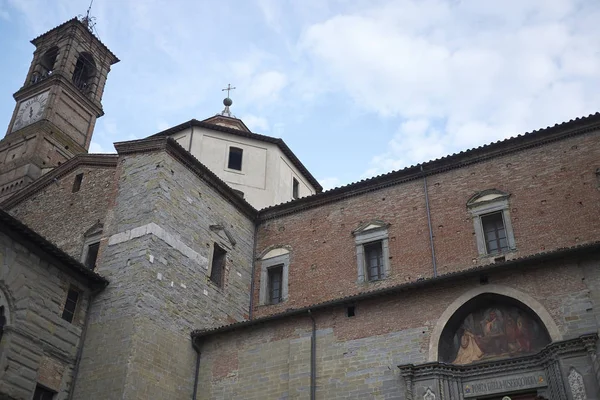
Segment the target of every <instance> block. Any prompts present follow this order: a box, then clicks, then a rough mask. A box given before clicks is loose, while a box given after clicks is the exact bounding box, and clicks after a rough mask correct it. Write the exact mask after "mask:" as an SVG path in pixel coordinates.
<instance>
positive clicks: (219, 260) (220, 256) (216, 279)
mask: <svg viewBox="0 0 600 400" xmlns="http://www.w3.org/2000/svg"><path fill="white" fill-rule="evenodd" d="M226 259H227V252H226V251H225V250H223V249H222V248H221V247H219V245H218V244H216V243H215V245H214V249H213V256H212V263H211V269H210V280H211V281H212V282H213V283H214V284H215V285H217V286H218V287H223V277H224V276H225V261H226Z"/></svg>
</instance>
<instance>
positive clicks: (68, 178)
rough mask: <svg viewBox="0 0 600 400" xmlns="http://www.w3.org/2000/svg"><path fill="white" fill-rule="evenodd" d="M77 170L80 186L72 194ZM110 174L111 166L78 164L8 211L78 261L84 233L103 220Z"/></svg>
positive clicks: (111, 175) (107, 199)
mask: <svg viewBox="0 0 600 400" xmlns="http://www.w3.org/2000/svg"><path fill="white" fill-rule="evenodd" d="M81 173H83V181H82V182H81V188H80V190H79V191H78V192H75V193H73V182H74V180H75V176H76V175H78V174H81ZM114 177H115V168H110V167H104V168H100V167H89V166H80V167H79V168H75V169H74V170H73V171H71V172H69V173H68V174H66V175H65V176H63V177H61V178H60V179H58V181H56V182H55V183H52V184H50V185H48V186H46V187H45V188H44V189H43V190H41V191H39V192H37V193H35V194H33V195H32V196H31V197H29V198H27V199H25V200H24V201H22V202H21V203H19V204H17V205H16V206H15V207H14V208H12V209H11V210H9V212H10V213H11V214H12V215H13V216H14V217H16V218H18V219H19V220H20V221H22V222H23V223H24V224H25V225H27V226H29V227H30V228H32V229H34V230H35V231H36V232H38V233H39V234H41V235H42V236H44V237H45V238H46V239H48V240H50V241H51V242H53V243H54V244H56V245H57V246H58V247H59V248H60V249H61V250H63V251H65V252H66V253H68V254H69V255H70V256H72V257H73V258H75V259H77V260H79V259H80V258H81V254H82V251H83V242H84V234H85V232H86V231H87V230H88V229H90V228H92V227H93V226H94V224H96V223H97V222H101V223H104V218H105V216H106V213H107V209H108V201H109V195H108V194H109V193H110V192H111V190H112V185H113V181H114Z"/></svg>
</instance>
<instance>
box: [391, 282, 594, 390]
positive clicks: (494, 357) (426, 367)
mask: <svg viewBox="0 0 600 400" xmlns="http://www.w3.org/2000/svg"><path fill="white" fill-rule="evenodd" d="M597 340H598V335H597V334H596V333H593V334H589V335H583V336H580V337H578V338H574V339H570V340H564V341H555V342H552V341H551V338H550V335H549V333H548V330H547V329H546V326H545V325H544V324H543V322H542V321H541V319H540V318H539V317H538V315H537V314H536V313H535V312H534V311H533V310H531V309H530V308H529V307H528V306H527V305H525V304H523V303H521V302H520V301H518V300H515V299H513V298H509V297H507V296H502V295H499V294H492V293H484V294H480V295H478V296H476V297H474V298H472V299H471V300H469V301H467V302H466V303H465V304H463V305H462V306H461V307H460V308H459V309H458V310H457V311H456V312H455V313H454V314H453V315H452V317H451V318H450V319H449V320H448V321H447V322H446V324H445V326H444V328H443V330H442V334H441V336H440V339H439V344H438V362H430V363H425V364H421V365H402V366H399V368H400V372H401V375H402V377H403V380H404V385H405V397H406V399H407V400H416V399H419V400H420V399H435V400H446V399H450V400H455V399H456V400H458V399H464V400H542V399H548V400H564V399H567V398H569V394H570V393H571V392H572V391H573V390H578V389H577V388H578V387H581V386H584V385H583V383H582V382H583V381H584V379H583V377H582V375H581V373H579V372H576V373H577V374H578V377H579V378H580V379H579V380H578V381H577V380H576V379H574V378H573V379H569V378H568V377H567V375H568V374H570V372H569V371H570V370H571V371H575V370H576V369H578V370H579V371H583V370H586V371H591V373H587V374H588V376H587V378H586V379H587V381H588V382H589V383H588V385H590V388H591V390H593V391H596V390H598V381H597V378H596V376H595V374H593V371H595V370H600V366H596V365H593V364H594V363H598V360H597V358H596V357H594V356H595V355H596V344H597ZM567 365H569V366H570V369H569V368H567V369H565V367H566V366H567ZM573 374H574V373H573ZM574 376H575V375H574ZM575 377H576V378H577V376H575ZM571 381H573V382H574V384H571ZM572 385H574V386H575V387H576V388H575V389H573V386H572ZM592 386H593V387H592ZM590 393H592V392H590Z"/></svg>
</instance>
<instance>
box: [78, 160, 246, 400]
mask: <svg viewBox="0 0 600 400" xmlns="http://www.w3.org/2000/svg"><path fill="white" fill-rule="evenodd" d="M116 176H117V177H118V178H117V179H118V187H117V191H116V193H115V197H114V199H112V200H111V203H112V206H111V209H110V211H109V217H108V218H107V223H106V235H107V240H106V242H104V243H103V244H102V247H103V249H102V251H103V257H102V260H101V262H100V264H99V266H98V273H100V274H102V275H103V276H106V277H107V278H108V279H109V280H110V282H111V283H110V285H109V286H108V287H107V289H106V290H105V291H104V292H103V293H102V294H101V295H99V296H98V298H97V300H96V301H95V303H94V304H93V307H92V309H93V312H92V314H91V316H90V325H89V328H88V329H89V331H88V332H89V333H88V336H87V338H88V339H87V340H86V347H85V351H84V354H83V358H82V364H81V375H80V378H79V381H78V383H77V387H76V394H75V396H76V398H93V397H94V396H98V395H100V394H102V395H103V396H107V398H128V399H148V398H164V399H167V398H168V399H188V398H190V397H191V393H192V387H193V382H194V375H193V371H194V367H195V360H196V354H195V352H194V350H193V349H192V346H191V343H190V336H189V335H190V332H191V331H192V330H193V329H196V328H197V327H199V326H201V327H206V328H209V327H212V326H220V325H223V324H226V323H230V322H233V321H241V320H244V319H246V318H247V317H248V315H247V314H248V308H249V301H250V296H249V293H250V290H249V288H250V275H251V268H252V262H251V260H252V253H253V243H254V240H253V235H254V225H253V222H252V221H251V220H250V219H249V218H248V217H247V216H245V215H244V214H243V213H242V212H240V211H239V210H238V209H237V208H236V207H235V206H234V205H233V204H231V203H230V202H228V201H227V200H226V199H224V198H223V197H222V196H221V195H220V194H219V193H218V192H217V191H216V190H214V189H213V188H212V187H211V186H209V185H208V184H206V182H205V181H203V180H201V179H200V178H198V177H197V176H196V175H195V174H194V173H192V172H191V171H190V170H189V169H187V168H186V167H185V166H184V165H182V164H181V163H180V162H179V161H178V160H176V159H174V158H173V157H172V156H170V155H169V154H167V153H166V152H163V151H161V152H153V153H138V154H130V155H126V156H122V157H121V159H120V161H119V167H118V171H117V175H116ZM218 224H220V225H222V226H224V227H225V228H226V229H227V230H228V232H229V233H230V235H231V236H232V237H233V238H234V240H235V242H236V243H235V245H233V244H232V243H231V242H230V241H229V239H228V238H227V237H226V235H225V234H224V233H223V232H222V231H219V230H213V229H211V228H210V225H218ZM214 242H218V243H219V244H220V246H221V247H223V248H225V249H226V250H227V260H226V270H225V280H224V286H223V287H222V288H220V287H217V286H216V285H215V284H213V283H212V282H211V281H210V280H209V279H208V272H209V269H208V267H209V261H210V257H211V252H212V246H213V243H214ZM107 349H110V351H105V350H107ZM107 393H108V394H109V395H108V394H107Z"/></svg>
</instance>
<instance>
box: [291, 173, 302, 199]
mask: <svg viewBox="0 0 600 400" xmlns="http://www.w3.org/2000/svg"><path fill="white" fill-rule="evenodd" d="M292 179H293V180H292V197H293V198H294V200H296V199H297V198H298V197H299V195H298V192H299V190H298V189H299V186H300V183H299V182H298V180H297V179H296V178H292Z"/></svg>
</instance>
